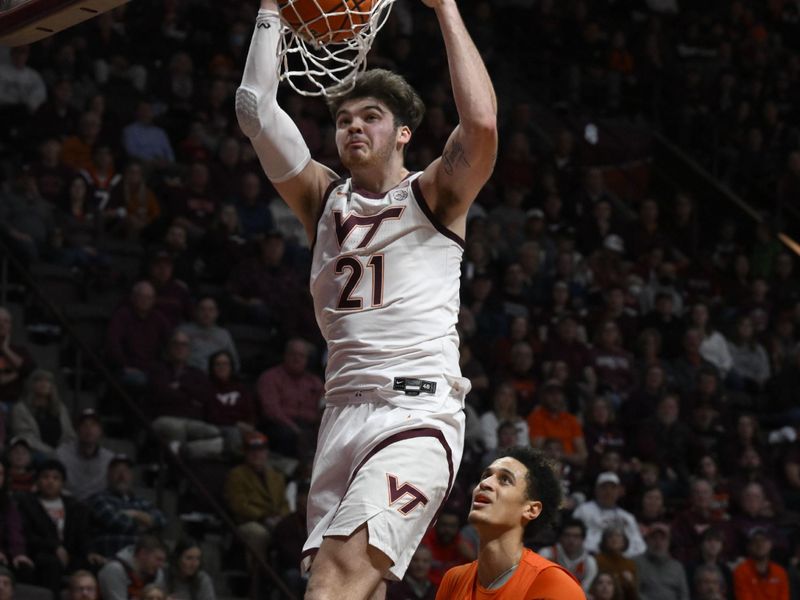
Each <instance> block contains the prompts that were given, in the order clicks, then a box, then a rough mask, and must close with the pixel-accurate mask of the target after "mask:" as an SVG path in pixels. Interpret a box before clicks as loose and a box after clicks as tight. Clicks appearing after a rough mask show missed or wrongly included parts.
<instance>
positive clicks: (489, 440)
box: [481, 381, 530, 450]
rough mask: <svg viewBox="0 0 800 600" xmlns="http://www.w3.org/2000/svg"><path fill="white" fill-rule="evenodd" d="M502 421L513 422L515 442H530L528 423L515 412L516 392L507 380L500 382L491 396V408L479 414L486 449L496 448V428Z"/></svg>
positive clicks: (522, 443) (525, 444)
mask: <svg viewBox="0 0 800 600" xmlns="http://www.w3.org/2000/svg"><path fill="white" fill-rule="evenodd" d="M503 421H509V422H511V423H513V424H514V426H515V427H516V430H517V444H518V445H520V446H527V445H528V444H530V439H529V435H528V423H527V422H526V421H525V420H524V419H523V418H522V417H520V416H519V415H518V414H517V393H516V392H515V391H514V386H513V385H511V383H509V382H507V381H506V382H503V383H500V384H499V385H498V386H497V388H496V389H495V391H494V395H493V397H492V410H490V411H488V412H486V413H484V414H483V415H481V431H482V432H483V445H484V448H486V450H494V449H495V448H497V428H498V426H499V425H500V423H502V422H503Z"/></svg>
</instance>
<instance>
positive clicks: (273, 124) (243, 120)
mask: <svg viewBox="0 0 800 600" xmlns="http://www.w3.org/2000/svg"><path fill="white" fill-rule="evenodd" d="M280 37H281V22H280V18H279V17H278V13H276V12H270V11H265V10H259V11H258V17H257V18H256V27H255V31H254V32H253V39H252V40H251V41H250V50H249V52H248V53H247V63H246V64H245V67H244V75H243V76H242V85H241V86H239V89H237V90H236V118H237V119H238V121H239V127H240V128H241V130H242V132H243V133H244V134H245V135H246V136H247V137H249V138H250V141H251V142H252V143H253V148H255V151H256V154H257V155H258V159H259V160H260V161H261V166H262V167H263V168H264V172H265V173H266V174H267V177H269V178H270V180H271V181H274V182H276V183H280V182H281V181H286V180H287V179H291V178H292V177H294V176H295V175H297V174H298V173H300V171H302V170H303V169H304V168H305V166H306V165H307V164H308V161H309V160H311V153H310V152H309V150H308V146H306V143H305V141H304V140H303V136H302V134H301V133H300V130H299V129H298V128H297V125H295V124H294V121H292V119H291V118H290V117H289V115H287V114H286V112H284V110H283V109H282V108H281V107H280V106H278V102H277V99H276V97H277V94H278V69H279V67H280V64H279V59H278V43H279V42H280Z"/></svg>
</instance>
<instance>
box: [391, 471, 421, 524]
mask: <svg viewBox="0 0 800 600" xmlns="http://www.w3.org/2000/svg"><path fill="white" fill-rule="evenodd" d="M386 481H388V483H389V506H392V505H393V504H395V503H396V502H398V501H400V500H402V499H403V498H405V497H407V496H408V497H409V498H408V502H406V503H405V504H403V505H401V506H398V507H397V510H398V511H399V512H400V513H401V514H402V515H404V516H408V515H409V514H411V512H412V511H413V510H414V509H415V508H417V506H419V505H420V504H421V505H423V506H425V505H426V504H427V503H428V497H427V496H426V495H425V494H423V493H422V492H421V491H420V490H419V489H417V488H415V487H414V486H413V485H411V484H410V483H403V484H399V482H398V480H397V476H396V475H392V474H391V473H387V474H386Z"/></svg>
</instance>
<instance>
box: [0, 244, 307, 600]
mask: <svg viewBox="0 0 800 600" xmlns="http://www.w3.org/2000/svg"><path fill="white" fill-rule="evenodd" d="M12 271H13V272H15V273H16V274H17V275H18V276H19V277H20V279H21V281H22V283H23V284H24V285H25V287H26V289H27V290H28V291H29V292H32V293H33V294H34V295H35V297H36V300H37V301H38V302H39V303H40V305H41V306H42V307H43V308H44V309H45V310H46V311H47V313H48V314H49V316H51V317H52V318H53V319H54V320H55V323H57V324H58V325H59V326H60V327H61V329H62V331H63V333H64V334H66V335H67V336H68V337H69V338H70V340H71V342H72V343H73V344H74V345H75V347H76V348H77V356H76V365H78V369H80V368H81V365H82V364H84V363H86V362H87V361H88V363H89V364H91V365H92V367H93V368H94V369H96V371H97V372H98V373H99V374H100V375H101V376H102V378H103V379H104V380H105V383H106V385H108V387H109V388H110V390H112V391H113V392H114V394H116V396H117V397H118V398H120V399H121V400H122V402H124V404H125V405H126V407H127V409H128V410H129V411H130V413H131V414H132V415H134V416H135V418H136V419H137V420H138V421H139V423H140V425H141V426H142V427H143V428H144V429H145V430H147V431H148V432H150V434H151V436H152V438H153V439H155V440H157V441H158V466H159V478H158V480H157V485H156V498H157V503H158V504H159V505H160V504H162V496H163V474H164V473H165V468H164V467H165V466H166V465H167V461H168V459H169V462H170V464H171V465H172V466H173V467H174V468H177V469H178V471H179V472H180V473H181V475H183V476H184V477H185V478H186V479H187V480H188V481H189V483H190V484H191V485H192V487H193V488H194V489H195V490H196V491H197V493H198V494H199V495H200V496H201V497H202V498H203V500H204V501H205V502H207V503H208V506H210V507H211V509H212V510H213V511H214V513H215V514H216V516H217V517H218V518H219V519H220V520H221V521H222V523H223V524H224V525H225V526H226V527H227V528H228V529H229V530H230V532H231V534H232V535H233V536H234V537H235V538H236V539H237V540H238V541H239V542H240V543H241V544H242V545H243V546H244V547H245V548H246V549H247V550H248V552H249V554H250V555H251V556H252V558H253V560H254V562H255V564H256V565H257V566H258V568H259V569H260V570H261V571H262V572H263V573H264V574H265V575H267V577H269V579H271V580H272V583H273V584H274V585H275V588H276V589H277V590H278V591H279V592H280V593H281V594H282V596H283V597H284V598H288V599H289V600H296V597H295V595H294V594H293V593H292V592H291V591H290V590H289V588H288V587H287V586H286V584H285V583H284V582H283V580H281V578H280V577H279V576H278V574H277V573H276V572H275V570H274V569H273V568H272V566H271V565H270V564H269V563H268V562H267V561H265V560H264V559H263V558H261V556H260V554H261V553H260V552H257V551H256V550H255V549H254V548H252V547H251V546H250V544H249V543H248V542H247V541H246V540H245V539H244V538H243V537H242V536H241V535H240V534H239V532H238V529H237V526H236V523H235V522H234V521H233V519H232V518H231V516H230V515H229V514H228V512H227V511H226V510H225V508H224V507H223V506H222V505H221V504H220V503H219V502H218V501H217V499H216V498H215V497H214V495H213V494H212V493H211V492H209V491H208V489H206V487H205V486H204V485H203V484H202V483H201V482H200V480H199V479H198V478H197V477H196V476H195V474H194V473H193V472H192V471H191V469H188V468H187V467H186V465H185V464H183V463H182V462H181V461H179V460H171V457H172V456H173V454H172V452H171V451H170V450H169V448H168V447H167V445H166V444H165V443H164V442H163V441H161V440H160V439H159V437H158V436H157V435H156V434H155V432H154V431H153V429H152V427H151V423H150V420H149V419H148V418H147V416H146V415H145V414H144V413H143V412H142V410H141V408H139V406H138V404H137V403H136V402H134V400H133V399H132V398H131V397H130V395H129V394H128V393H127V392H126V390H125V389H124V388H123V387H122V386H121V385H120V384H119V382H118V381H117V379H116V377H115V376H114V374H113V373H112V372H111V370H110V369H109V368H108V367H107V366H106V364H105V362H104V361H103V360H102V359H101V358H100V357H99V356H98V355H97V353H96V352H95V351H94V350H92V349H91V348H90V347H89V346H88V344H86V343H85V342H84V340H83V339H81V337H80V335H79V334H78V332H77V331H76V329H75V327H74V326H73V324H72V323H71V322H70V320H69V319H68V318H67V317H66V315H64V313H63V312H62V310H61V309H60V308H59V307H58V306H57V305H56V303H55V302H54V301H53V299H51V298H48V297H47V296H46V295H45V294H44V292H43V291H42V290H41V288H40V287H39V286H38V285H37V283H36V281H35V279H34V278H33V276H32V275H31V273H30V271H29V270H28V269H27V268H26V266H25V265H24V264H23V262H22V261H20V260H19V259H18V258H17V257H16V256H14V254H13V252H12V251H11V250H10V249H9V247H8V246H7V245H6V243H5V241H4V240H3V239H2V238H1V237H0V277H2V279H0V303H2V304H5V303H6V301H7V288H8V282H9V275H10V273H11V272H12ZM77 379H78V381H80V375H79V376H78V377H77ZM79 385H80V384H79Z"/></svg>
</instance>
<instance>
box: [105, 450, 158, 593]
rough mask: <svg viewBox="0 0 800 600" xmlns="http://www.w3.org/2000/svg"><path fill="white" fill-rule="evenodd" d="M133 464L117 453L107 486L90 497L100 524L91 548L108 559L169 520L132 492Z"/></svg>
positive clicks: (126, 457) (109, 468)
mask: <svg viewBox="0 0 800 600" xmlns="http://www.w3.org/2000/svg"><path fill="white" fill-rule="evenodd" d="M132 466H133V461H132V460H131V458H130V457H129V456H127V455H125V454H118V455H116V456H114V458H112V459H111V462H110V463H109V464H108V478H107V483H106V489H105V490H104V491H102V492H100V493H98V494H95V495H94V496H92V497H91V498H90V499H89V507H90V508H91V510H92V516H93V518H94V520H95V523H96V524H97V528H98V533H97V535H96V536H95V538H94V539H93V540H92V544H91V548H92V550H93V551H94V552H96V553H97V554H100V555H101V556H104V557H105V558H108V559H110V558H113V557H114V555H115V554H116V553H117V552H119V551H120V550H122V549H123V548H125V547H126V546H131V545H133V544H134V543H135V542H136V539H137V538H138V537H139V536H140V535H142V534H147V533H154V532H157V531H158V530H160V529H162V528H163V527H164V525H165V524H166V522H167V520H166V518H165V516H164V513H162V512H161V511H160V510H158V509H157V508H156V507H155V506H154V505H153V503H152V502H150V500H147V499H146V498H142V497H141V496H137V495H136V494H134V493H133V491H132V488H133V469H132V468H131V467H132ZM104 598H105V596H104Z"/></svg>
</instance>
